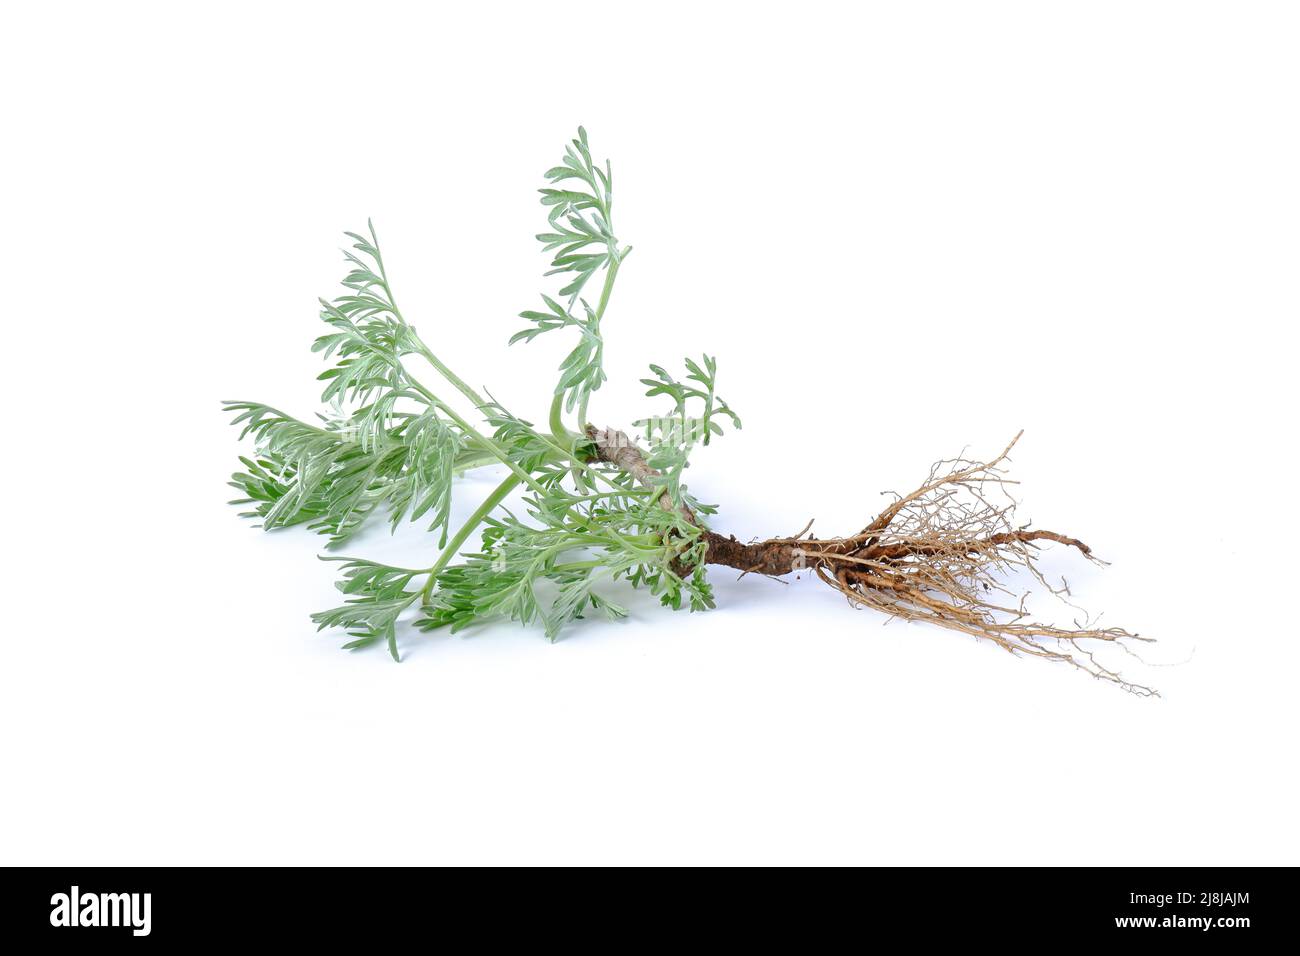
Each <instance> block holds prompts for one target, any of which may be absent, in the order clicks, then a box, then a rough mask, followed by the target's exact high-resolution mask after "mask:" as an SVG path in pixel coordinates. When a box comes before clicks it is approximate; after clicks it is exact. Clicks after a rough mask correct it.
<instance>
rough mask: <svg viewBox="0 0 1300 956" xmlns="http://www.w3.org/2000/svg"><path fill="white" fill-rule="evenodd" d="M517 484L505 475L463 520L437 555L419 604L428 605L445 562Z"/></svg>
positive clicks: (517, 482) (517, 480)
mask: <svg viewBox="0 0 1300 956" xmlns="http://www.w3.org/2000/svg"><path fill="white" fill-rule="evenodd" d="M518 484H519V478H518V477H516V476H515V475H507V476H506V479H505V480H504V481H503V482H501V484H499V485H497V487H496V490H495V491H493V492H492V494H490V495H488V496H487V497H486V498H484V499H483V503H482V504H480V505H479V506H478V508H477V509H475V511H474V513H473V514H472V515H470V516H469V518H467V519H466V520H465V523H464V524H463V525H461V526H460V530H459V531H457V532H456V534H455V535H454V536H453V537H452V539H451V540H450V541H448V542H447V546H446V547H445V548H443V549H442V554H440V555H438V560H437V561H435V562H434V565H433V567H431V568H430V569H429V580H428V581H426V582H425V584H424V590H423V591H421V592H420V603H421V604H428V603H429V596H430V595H431V594H432V593H433V586H434V584H435V583H436V582H437V580H438V574H439V573H440V572H441V571H442V569H443V568H445V567H446V566H447V562H448V561H450V560H451V559H452V558H453V557H455V556H456V553H457V552H458V551H459V550H460V547H461V545H463V544H464V543H465V539H466V538H468V537H469V536H470V533H471V532H473V530H474V529H475V528H477V527H478V526H479V525H481V524H482V523H483V519H484V518H486V517H487V516H488V515H489V514H491V512H492V510H493V509H494V508H496V506H497V505H499V504H501V502H502V501H504V500H505V497H506V495H508V494H510V492H512V491H514V490H515V488H516V486H518Z"/></svg>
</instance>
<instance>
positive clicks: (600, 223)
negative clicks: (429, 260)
mask: <svg viewBox="0 0 1300 956" xmlns="http://www.w3.org/2000/svg"><path fill="white" fill-rule="evenodd" d="M546 179H547V180H548V181H549V185H548V186H547V187H545V188H543V189H542V190H541V201H542V205H543V206H544V207H545V208H546V209H547V228H546V231H545V232H542V233H540V234H539V235H538V236H537V239H538V241H539V242H541V244H542V247H543V249H544V250H545V251H546V252H547V253H549V254H550V269H549V271H548V272H547V273H546V275H548V276H556V277H558V279H557V284H558V285H559V286H560V288H559V289H558V291H556V292H555V293H554V294H553V295H550V294H543V295H542V296H541V299H540V302H539V304H538V305H536V306H535V307H534V308H532V309H529V310H526V311H524V312H521V313H520V317H521V318H522V319H523V320H524V322H525V326H524V328H522V329H521V330H520V331H519V332H517V333H515V335H514V336H513V337H512V338H511V339H510V342H511V343H512V344H513V343H516V342H530V341H532V340H533V339H535V338H537V337H538V336H541V335H545V334H547V333H551V332H556V333H559V334H562V335H568V336H571V337H572V339H573V340H574V341H575V344H574V347H573V350H572V351H571V352H569V354H568V356H567V357H566V358H565V360H564V361H563V363H562V364H561V366H560V370H559V379H558V381H557V382H556V385H555V389H554V392H553V394H552V396H551V400H550V412H549V416H548V418H547V421H546V424H545V425H541V426H539V425H535V424H534V423H532V422H530V421H527V420H525V419H524V418H522V417H520V416H518V415H516V414H515V413H514V412H512V411H511V410H509V409H507V408H505V407H504V406H503V405H501V403H499V402H497V401H496V400H495V399H494V398H493V397H492V395H491V394H490V393H489V392H487V391H486V390H485V391H483V392H479V391H478V390H476V389H474V388H472V387H470V386H469V385H468V384H466V382H465V381H464V380H462V379H461V378H460V377H459V376H457V375H456V373H455V372H453V371H452V369H451V368H450V367H449V366H448V365H447V364H445V362H444V361H443V358H442V356H440V355H439V354H438V353H435V352H434V351H433V350H432V349H431V348H430V347H429V345H428V344H426V343H425V341H424V340H423V339H422V338H421V337H420V336H419V335H418V334H417V333H416V330H415V327H414V326H413V325H411V324H410V323H409V322H408V321H407V320H406V318H405V317H404V316H403V314H402V311H401V309H400V308H399V307H398V304H397V300H396V298H395V296H394V293H393V287H392V284H391V282H390V279H389V276H388V272H387V270H386V268H385V265H384V259H383V255H382V253H381V252H380V247H379V240H378V238H377V237H376V235H375V231H374V228H373V227H370V228H369V229H368V231H367V232H366V233H365V234H360V233H347V234H346V235H347V236H348V238H349V240H350V241H351V248H350V250H348V251H345V252H344V256H345V258H346V260H347V263H348V270H349V271H348V273H347V275H346V276H345V277H344V279H343V286H344V287H345V289H346V293H345V294H344V295H341V296H339V297H338V298H336V299H334V300H333V301H326V300H324V299H322V300H321V302H320V307H321V312H320V317H321V320H322V321H323V322H324V323H325V325H326V326H327V327H328V330H327V331H326V332H325V334H323V335H321V336H320V337H319V338H318V339H316V342H315V344H314V345H313V346H312V348H313V351H316V352H319V353H320V354H321V356H322V358H324V359H325V361H326V362H327V363H328V367H327V368H326V370H325V371H324V372H322V373H321V375H320V379H321V380H322V381H323V382H324V383H325V388H324V392H323V394H322V396H321V398H322V401H323V402H325V403H326V404H327V405H328V406H329V409H330V413H329V414H326V415H321V416H319V421H318V422H316V423H312V422H307V421H302V420H299V419H296V418H293V417H291V416H289V415H287V414H285V413H284V412H281V411H279V410H278V409H275V408H272V407H271V406H269V405H263V404H261V403H260V402H246V401H231V402H226V403H225V407H226V409H227V410H228V411H229V412H231V413H233V415H234V423H235V424H236V425H240V426H242V431H241V438H242V437H244V436H252V438H253V439H254V441H255V445H256V451H255V453H254V454H253V455H252V456H251V457H241V458H240V461H241V462H242V463H243V470H242V471H239V472H237V473H236V474H235V475H234V476H233V480H232V482H231V483H232V484H233V485H234V486H235V487H236V488H237V489H238V490H239V493H240V497H239V498H238V499H237V500H236V501H235V502H234V503H235V504H240V505H246V506H248V509H247V510H246V511H245V512H244V514H245V515H246V516H249V517H254V518H257V519H260V522H261V526H262V527H263V528H266V529H273V528H284V527H289V526H293V525H306V526H307V527H309V528H311V529H312V530H314V531H317V532H319V533H321V534H324V535H327V536H328V537H329V547H330V548H337V547H340V546H342V545H344V544H346V543H347V542H348V540H349V539H350V538H351V537H352V536H353V535H355V534H356V533H357V531H358V530H359V529H360V528H361V527H362V526H363V525H365V524H366V523H367V522H368V521H370V520H371V519H372V518H375V517H376V516H386V517H387V520H388V521H389V523H390V524H391V525H392V526H393V527H396V526H397V525H398V524H400V523H401V522H403V521H406V520H414V521H422V522H427V523H428V527H429V531H430V532H432V533H433V534H434V536H435V539H436V542H437V548H436V549H435V550H434V553H433V554H432V555H431V562H432V563H430V564H429V565H428V566H427V567H419V568H404V567H393V566H391V565H386V564H381V563H378V562H375V561H369V560H366V559H364V558H359V557H333V556H331V557H327V558H326V560H330V561H335V562H337V563H338V564H339V570H340V580H339V582H338V588H339V590H340V591H341V592H342V593H343V595H344V597H343V603H342V604H340V605H339V606H338V607H334V608H330V609H329V610H325V611H321V612H319V613H317V614H315V615H313V620H315V621H316V623H317V624H318V625H319V627H320V628H322V629H324V628H340V629H343V630H344V631H346V632H347V634H348V636H349V637H350V638H351V640H350V641H349V642H348V643H346V644H345V645H344V647H347V648H360V647H365V646H367V645H371V644H385V645H387V647H388V650H389V653H390V654H392V656H393V658H394V659H396V658H397V657H398V621H399V619H400V618H402V617H403V615H404V614H407V613H408V612H413V613H411V614H410V617H411V623H412V625H413V626H414V627H415V628H416V629H418V630H422V631H431V630H435V629H438V628H442V627H449V628H450V630H451V631H453V632H454V631H457V630H460V629H461V628H464V627H468V626H470V625H473V624H478V623H480V622H484V621H488V620H491V619H494V618H503V619H507V620H511V621H518V622H520V623H522V624H532V623H535V622H539V623H540V624H541V625H542V627H543V628H544V630H545V633H546V635H547V636H548V637H550V638H552V639H554V638H555V636H556V635H557V634H558V633H559V632H560V630H561V629H562V628H563V627H564V626H565V625H567V624H568V623H569V622H571V621H574V620H577V619H579V618H581V617H583V616H584V615H587V614H593V613H595V614H601V615H604V616H605V617H608V618H620V617H624V616H625V615H626V614H627V611H626V610H625V609H624V608H623V607H621V606H620V605H619V604H617V603H615V602H614V600H612V599H611V598H610V597H608V596H607V594H608V593H609V592H613V591H616V588H613V587H610V585H612V584H614V583H616V582H621V583H622V584H623V585H624V586H630V587H634V588H647V589H649V590H650V591H651V592H652V593H654V594H656V595H658V596H659V599H660V601H661V602H662V603H663V604H664V605H665V606H667V607H670V608H673V609H680V608H683V607H688V608H690V609H691V610H692V611H698V610H704V609H707V608H712V607H713V606H714V600H713V593H712V591H711V589H710V587H709V583H708V578H707V575H706V571H705V568H706V566H707V565H710V564H713V565H723V566H726V567H729V568H734V569H738V570H740V571H741V572H743V573H756V574H764V575H772V576H780V575H785V574H790V573H792V572H795V571H801V570H804V571H808V572H810V573H812V574H815V575H816V576H817V577H818V578H820V579H821V580H822V581H823V582H825V583H826V584H827V585H829V586H830V587H832V588H835V589H836V590H837V591H839V592H841V593H842V594H844V595H845V596H846V597H847V598H848V599H849V601H850V602H851V603H853V604H855V605H859V606H864V607H869V608H875V609H877V610H879V611H883V612H885V613H886V614H890V615H893V616H896V617H901V618H904V619H909V620H918V621H928V622H930V623H933V624H938V625H941V626H944V627H948V628H951V629H954V630H958V631H963V632H965V633H968V634H972V635H974V636H976V637H982V638H987V639H989V640H991V641H993V642H995V643H996V644H998V645H999V646H1001V647H1003V648H1005V649H1006V650H1008V651H1010V652H1011V653H1013V654H1025V655H1029V656H1032V657H1038V658H1042V659H1045V660H1050V661H1056V662H1060V663H1066V664H1069V665H1071V666H1073V667H1077V668H1079V669H1081V670H1083V671H1085V672H1087V673H1089V674H1092V675H1093V676H1095V677H1098V678H1101V679H1104V680H1108V681H1112V682H1114V683H1117V684H1119V685H1120V686H1122V687H1124V688H1125V689H1127V690H1130V691H1133V692H1135V693H1139V694H1144V695H1145V694H1151V693H1153V691H1151V690H1150V689H1149V688H1145V687H1141V686H1139V685H1135V684H1131V683H1129V682H1128V681H1126V680H1124V679H1123V678H1122V677H1121V676H1120V674H1119V673H1118V672H1117V671H1113V670H1111V669H1109V668H1108V667H1106V666H1104V665H1103V664H1102V663H1100V662H1099V661H1098V659H1097V658H1096V656H1095V654H1094V652H1093V650H1092V649H1091V647H1094V646H1098V645H1099V643H1116V642H1124V641H1129V640H1138V639H1139V638H1138V637H1137V635H1133V634H1129V633H1127V632H1126V631H1122V630H1119V629H1117V628H1109V629H1098V628H1094V627H1087V626H1083V627H1076V628H1059V627H1054V626H1051V625H1047V624H1040V623H1036V622H1034V621H1033V620H1032V619H1031V618H1030V617H1029V615H1028V612H1027V610H1026V608H1025V605H1024V599H1023V597H1017V596H1016V595H1015V594H1013V593H1012V591H1011V590H1010V589H1009V586H1008V584H1007V583H1005V582H1006V579H1007V577H1008V573H1009V572H1013V571H1016V570H1021V571H1026V572H1028V573H1029V574H1030V575H1032V576H1033V577H1034V578H1036V579H1037V580H1038V582H1039V583H1040V584H1042V585H1043V586H1045V587H1047V588H1048V589H1049V590H1053V589H1052V588H1051V586H1050V585H1048V583H1047V581H1046V580H1044V578H1043V576H1042V574H1041V573H1040V572H1039V570H1038V568H1037V566H1036V564H1035V556H1036V553H1037V549H1038V548H1039V547H1040V546H1041V545H1042V544H1043V543H1045V542H1055V543H1058V544H1062V545H1066V546H1070V547H1073V548H1075V549H1077V550H1078V551H1079V552H1081V553H1082V554H1083V555H1084V556H1085V557H1087V558H1089V559H1092V560H1094V561H1095V560H1096V559H1095V558H1094V557H1093V555H1092V552H1091V551H1090V550H1089V548H1088V547H1087V546H1086V545H1085V544H1083V543H1082V542H1081V541H1079V540H1077V539H1075V538H1070V537H1066V536H1064V535H1060V534H1056V533H1054V532H1051V531H1041V530H1029V528H1028V526H1018V525H1017V524H1016V523H1015V520H1014V511H1015V501H1014V500H1013V499H1012V498H1011V497H1010V495H1009V494H1008V493H1007V488H1006V479H1005V477H1004V476H1005V463H1006V461H1007V455H1008V453H1009V452H1010V450H1011V446H1010V445H1009V446H1008V447H1007V448H1006V449H1005V450H1004V451H1003V452H1002V453H1001V454H1000V455H998V456H997V457H996V458H993V459H991V460H989V461H987V462H977V461H972V460H967V459H964V458H959V459H952V460H948V461H942V462H939V463H938V464H936V465H934V466H933V467H932V468H931V470H930V473H929V476H928V477H927V478H926V480H925V481H924V482H923V483H922V484H921V486H920V487H919V488H917V489H916V490H915V491H913V492H911V493H910V494H906V495H900V496H895V498H894V500H893V501H892V502H891V503H890V504H889V505H888V507H886V508H885V509H884V511H882V512H881V513H880V515H879V516H878V517H876V518H875V519H874V520H873V521H872V522H870V523H869V524H868V525H867V526H866V527H865V528H863V529H862V531H860V532H859V533H857V534H855V535H852V536H849V537H840V538H829V539H818V538H816V537H814V536H812V535H810V534H809V533H808V532H809V528H804V530H803V531H802V532H800V533H799V534H797V535H794V536H792V537H788V538H772V539H768V540H765V541H755V542H750V543H742V542H740V541H737V540H736V539H735V538H734V537H731V536H723V535H721V534H718V533H717V532H715V531H713V530H711V529H710V528H709V525H708V523H707V516H709V515H712V514H714V513H715V509H714V508H713V507H712V506H709V505H704V504H702V503H701V502H699V501H697V500H696V499H695V498H694V497H693V496H692V495H691V494H690V492H689V490H688V489H687V486H686V484H685V482H684V481H683V480H682V476H683V472H684V470H685V469H686V467H687V465H688V462H689V460H690V457H691V454H692V452H693V450H694V449H695V448H696V446H698V445H707V444H709V442H710V441H711V440H712V439H714V438H716V437H717V436H719V435H721V434H723V431H724V427H725V426H727V425H731V426H734V427H735V428H737V429H738V428H740V419H739V418H738V417H737V416H736V413H735V412H734V411H732V409H731V407H730V406H729V405H728V404H727V403H726V401H724V400H723V399H722V398H721V396H719V395H718V393H717V389H716V385H717V372H718V366H717V362H716V361H715V360H714V359H713V358H712V357H710V356H707V355H705V356H701V357H700V358H699V359H698V360H696V359H692V358H687V359H686V360H685V363H684V364H685V369H684V372H682V373H680V374H678V375H674V374H672V373H670V372H669V371H667V370H666V369H665V368H664V367H662V366H659V365H651V366H650V376H649V377H647V378H645V379H642V382H643V383H644V384H645V385H646V386H647V392H646V394H647V396H648V397H650V398H654V399H658V400H659V401H660V402H661V403H662V405H663V407H662V408H660V409H659V410H658V411H659V414H657V415H655V416H652V417H648V418H646V419H643V420H641V421H638V422H634V423H633V424H634V425H636V426H637V427H639V428H641V429H643V430H644V432H645V435H646V437H647V441H648V449H649V450H648V452H643V451H642V450H641V449H640V448H639V447H638V446H637V445H636V444H635V443H634V442H632V441H631V440H630V439H629V438H628V437H627V435H626V434H625V433H624V432H622V431H618V430H615V429H611V428H606V429H599V428H596V427H595V426H594V425H592V424H591V423H590V419H589V416H588V408H589V404H590V401H591V398H592V395H593V394H594V393H595V392H596V391H597V390H599V388H600V386H601V385H602V383H603V382H604V381H605V373H604V370H603V368H602V353H603V349H604V338H603V334H602V328H601V325H602V323H603V322H604V320H605V315H606V311H607V309H608V307H609V303H610V295H611V293H612V292H613V289H614V285H615V283H616V281H617V279H618V274H619V270H620V268H621V267H622V266H623V263H624V261H625V260H626V259H627V257H628V255H629V253H630V252H631V251H632V248H631V246H628V245H624V244H623V243H622V242H621V241H620V239H619V238H618V234H617V233H616V231H615V227H614V219H613V173H612V171H611V169H610V165H609V163H608V162H605V163H604V164H597V163H596V162H595V161H594V160H593V158H592V154H591V149H590V146H589V144H588V140H587V134H586V131H585V130H583V129H581V128H579V130H578V136H577V138H576V139H574V140H572V141H571V142H570V143H569V144H568V145H567V146H566V147H565V151H564V156H563V158H562V159H561V161H560V163H559V165H557V166H554V167H552V168H551V169H549V170H548V171H547V172H546ZM440 348H441V346H440ZM411 357H418V358H419V359H423V360H424V362H426V363H427V365H428V366H431V367H432V369H433V370H434V371H435V372H436V374H437V376H438V377H437V378H436V379H433V380H430V381H425V380H422V379H420V378H417V377H416V375H415V374H414V373H413V372H412V363H411V362H410V361H409V359H410V358H411ZM415 364H417V365H418V364H420V363H418V362H417V363H415ZM456 394H458V395H459V396H460V399H463V400H465V401H467V402H468V403H469V404H470V405H471V406H472V407H473V408H474V409H476V412H477V418H476V419H475V420H474V421H470V420H468V419H466V418H464V417H462V416H461V415H460V414H459V413H458V412H457V411H456V410H455V409H454V408H453V407H452V405H451V404H449V402H448V401H447V400H448V399H449V398H452V397H453V396H454V395H456ZM1017 437H1018V436H1017ZM1014 444H1015V442H1014V441H1013V442H1012V445H1014ZM487 466H498V467H503V468H504V469H505V472H506V473H505V477H504V478H503V479H502V480H501V482H500V484H498V485H497V486H496V488H495V489H493V490H492V491H491V492H490V493H489V494H488V495H487V496H486V497H485V498H484V499H483V500H482V501H481V502H480V503H479V505H478V507H477V508H476V509H475V510H474V511H473V513H472V514H470V516H469V517H468V518H467V519H466V520H464V521H462V522H453V521H452V520H451V495H452V486H453V484H454V483H455V480H456V478H457V477H458V476H460V475H463V474H465V473H466V472H468V471H471V470H473V469H477V468H483V467H487ZM516 492H520V493H521V494H522V501H523V503H522V507H518V508H515V509H514V510H511V509H509V508H507V507H506V506H505V501H506V499H507V497H508V496H510V495H511V494H512V493H516ZM516 512H519V513H516ZM810 526H811V523H810ZM475 535H477V536H478V539H477V541H473V542H472V539H474V536H475ZM1054 593H1057V594H1061V593H1063V592H1062V591H1060V590H1055V591H1054Z"/></svg>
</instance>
